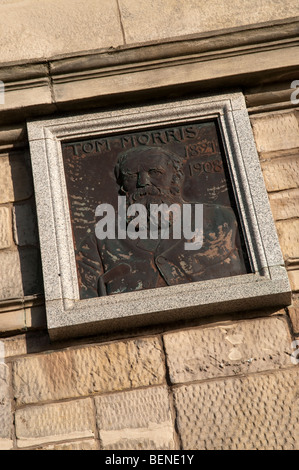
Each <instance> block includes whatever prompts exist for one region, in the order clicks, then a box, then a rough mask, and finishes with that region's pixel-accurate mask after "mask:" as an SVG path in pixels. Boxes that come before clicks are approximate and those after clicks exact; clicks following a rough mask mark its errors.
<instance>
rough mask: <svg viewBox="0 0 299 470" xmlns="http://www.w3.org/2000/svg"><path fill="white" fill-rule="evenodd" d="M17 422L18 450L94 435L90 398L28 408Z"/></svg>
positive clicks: (18, 414)
mask: <svg viewBox="0 0 299 470" xmlns="http://www.w3.org/2000/svg"><path fill="white" fill-rule="evenodd" d="M15 421H16V437H17V446H18V447H19V448H24V447H31V446H37V445H40V444H44V443H51V442H55V441H64V440H74V439H83V438H93V437H94V436H95V429H94V416H93V404H92V400H91V399H85V400H77V401H69V402H64V403H53V404H48V405H43V406H30V407H25V408H22V409H20V410H17V411H16V416H15Z"/></svg>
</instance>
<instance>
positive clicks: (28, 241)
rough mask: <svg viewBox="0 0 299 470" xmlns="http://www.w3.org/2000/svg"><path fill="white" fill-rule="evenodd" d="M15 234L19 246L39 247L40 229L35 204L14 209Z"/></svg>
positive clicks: (19, 205) (16, 206) (31, 203)
mask: <svg viewBox="0 0 299 470" xmlns="http://www.w3.org/2000/svg"><path fill="white" fill-rule="evenodd" d="M13 233H14V240H15V243H16V244H17V245H18V246H26V245H37V244H38V229H37V219H36V212H35V207H34V205H33V202H32V201H30V202H29V203H27V204H16V205H14V207H13Z"/></svg>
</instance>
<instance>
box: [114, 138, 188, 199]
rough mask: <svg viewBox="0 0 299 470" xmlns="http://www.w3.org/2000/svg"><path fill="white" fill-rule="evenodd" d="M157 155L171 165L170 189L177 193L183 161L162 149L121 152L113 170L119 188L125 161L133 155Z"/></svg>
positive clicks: (144, 148) (151, 148)
mask: <svg viewBox="0 0 299 470" xmlns="http://www.w3.org/2000/svg"><path fill="white" fill-rule="evenodd" d="M153 152H155V153H159V154H161V155H163V156H165V157H167V158H168V160H169V162H171V163H172V166H173V168H174V170H175V172H174V177H173V187H172V189H173V190H174V192H177V193H178V192H179V191H180V187H181V185H182V180H183V177H184V171H183V166H184V160H183V158H182V157H180V156H179V155H177V154H176V153H174V152H171V151H170V150H167V149H164V148H163V147H148V146H146V147H133V148H131V149H128V150H125V151H124V152H122V153H121V154H120V155H119V156H118V159H117V163H116V165H115V168H114V172H115V176H116V180H117V182H118V184H119V185H120V186H121V184H122V174H123V171H122V170H123V166H124V164H125V163H126V160H127V158H128V157H130V156H132V155H133V156H134V155H142V154H144V155H146V154H149V153H153Z"/></svg>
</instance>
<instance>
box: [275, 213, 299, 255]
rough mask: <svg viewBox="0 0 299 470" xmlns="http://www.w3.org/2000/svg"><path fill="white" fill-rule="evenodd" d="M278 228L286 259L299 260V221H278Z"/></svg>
mask: <svg viewBox="0 0 299 470" xmlns="http://www.w3.org/2000/svg"><path fill="white" fill-rule="evenodd" d="M276 228H277V234H278V238H279V243H280V247H281V251H282V253H283V257H284V259H285V260H287V261H288V262H292V261H295V260H299V219H291V220H283V221H278V222H276Z"/></svg>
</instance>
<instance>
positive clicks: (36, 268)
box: [9, 151, 43, 296]
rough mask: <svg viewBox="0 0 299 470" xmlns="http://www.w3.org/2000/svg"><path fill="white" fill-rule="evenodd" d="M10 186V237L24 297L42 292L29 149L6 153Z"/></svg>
mask: <svg viewBox="0 0 299 470" xmlns="http://www.w3.org/2000/svg"><path fill="white" fill-rule="evenodd" d="M9 164H10V169H11V178H12V185H13V200H14V203H13V211H12V225H13V238H14V243H15V245H16V246H17V249H18V253H19V260H20V269H21V278H22V289H23V295H24V296H32V295H42V294H43V277H42V268H41V257H40V248H39V237H38V227H37V217H36V206H35V199H34V190H33V179H32V170H31V162H30V156H29V152H28V151H25V152H22V153H21V152H18V153H13V154H11V155H9Z"/></svg>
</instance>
